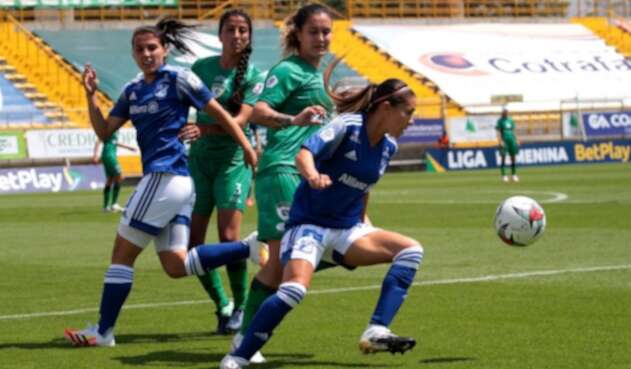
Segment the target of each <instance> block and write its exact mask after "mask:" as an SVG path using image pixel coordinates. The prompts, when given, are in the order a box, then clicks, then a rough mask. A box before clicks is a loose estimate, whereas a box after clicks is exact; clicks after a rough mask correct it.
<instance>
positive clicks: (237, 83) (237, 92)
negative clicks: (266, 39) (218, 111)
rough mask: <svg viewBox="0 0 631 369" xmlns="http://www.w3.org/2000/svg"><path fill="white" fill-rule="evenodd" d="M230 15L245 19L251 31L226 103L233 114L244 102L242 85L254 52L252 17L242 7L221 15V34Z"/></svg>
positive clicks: (235, 113)
mask: <svg viewBox="0 0 631 369" xmlns="http://www.w3.org/2000/svg"><path fill="white" fill-rule="evenodd" d="M230 17H242V18H243V19H245V21H246V23H247V24H248V31H249V32H250V43H249V44H248V46H247V47H246V48H245V49H244V50H243V52H242V53H241V57H240V58H239V62H238V63H237V72H236V74H235V76H234V85H233V92H232V96H230V98H229V99H228V102H227V104H226V109H227V110H228V111H229V112H230V113H231V114H232V115H237V114H239V111H240V110H241V104H242V103H243V95H244V92H243V89H244V86H242V85H241V83H242V82H243V77H244V76H245V73H246V72H247V71H248V64H249V62H250V55H251V54H252V30H253V29H252V19H251V18H250V16H249V15H248V14H247V13H246V12H244V11H243V10H240V9H232V10H228V11H227V12H225V13H223V14H222V15H221V18H220V19H219V32H218V33H219V34H221V29H222V28H223V26H224V24H225V23H226V22H227V21H228V18H230Z"/></svg>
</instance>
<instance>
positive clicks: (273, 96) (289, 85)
mask: <svg viewBox="0 0 631 369" xmlns="http://www.w3.org/2000/svg"><path fill="white" fill-rule="evenodd" d="M295 69H296V68H295V66H294V65H293V64H291V63H288V62H281V63H279V64H277V65H276V66H274V67H273V68H272V69H271V70H270V71H269V73H268V75H267V78H266V79H265V88H264V89H263V92H261V95H260V96H259V101H264V102H266V103H267V104H268V105H269V106H270V107H271V108H272V109H274V110H278V109H279V108H280V107H281V106H282V105H283V104H284V103H285V101H286V100H287V99H288V98H289V96H290V95H291V94H292V92H293V91H294V90H296V89H298V87H300V85H301V84H302V81H301V79H300V77H302V76H303V75H302V73H300V72H298V73H296V72H295Z"/></svg>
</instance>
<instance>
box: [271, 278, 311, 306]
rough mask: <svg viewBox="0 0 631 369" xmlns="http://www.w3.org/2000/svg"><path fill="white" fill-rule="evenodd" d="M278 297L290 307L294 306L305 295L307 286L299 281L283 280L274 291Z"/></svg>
mask: <svg viewBox="0 0 631 369" xmlns="http://www.w3.org/2000/svg"><path fill="white" fill-rule="evenodd" d="M276 295H277V296H278V298H280V299H281V300H283V301H284V302H285V303H286V304H287V305H289V306H291V307H292V308H294V307H296V306H297V305H298V304H299V303H300V302H301V301H302V300H303V299H304V298H305V296H306V295H307V288H306V287H305V286H303V285H302V284H300V283H296V282H285V283H282V284H281V285H280V286H279V287H278V291H276Z"/></svg>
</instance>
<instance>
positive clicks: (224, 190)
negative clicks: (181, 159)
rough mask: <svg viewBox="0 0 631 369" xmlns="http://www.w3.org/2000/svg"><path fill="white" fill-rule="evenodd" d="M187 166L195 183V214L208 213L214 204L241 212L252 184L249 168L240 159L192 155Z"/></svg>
mask: <svg viewBox="0 0 631 369" xmlns="http://www.w3.org/2000/svg"><path fill="white" fill-rule="evenodd" d="M188 166H189V169H190V171H191V176H192V177H193V182H194V183H195V195H196V197H195V206H194V207H193V213H194V214H197V215H203V216H209V215H210V214H212V212H213V209H214V208H215V207H216V208H217V209H236V210H239V211H241V212H243V208H244V207H245V200H246V198H247V196H248V192H249V191H250V186H251V185H252V170H250V168H248V167H246V166H245V164H244V163H243V162H242V161H234V160H233V161H230V162H225V161H223V160H208V158H207V157H204V156H193V155H192V156H190V157H189V164H188Z"/></svg>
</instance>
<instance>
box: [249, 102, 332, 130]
mask: <svg viewBox="0 0 631 369" xmlns="http://www.w3.org/2000/svg"><path fill="white" fill-rule="evenodd" d="M325 115H326V109H324V108H323V107H322V106H320V105H312V106H308V107H306V108H304V109H303V110H302V111H301V112H300V113H299V114H298V115H295V116H294V115H288V114H284V113H280V112H278V111H276V110H274V109H273V108H272V107H271V106H269V105H268V104H267V103H266V102H264V101H259V102H257V103H256V105H254V111H253V112H252V119H251V120H252V122H254V123H256V124H260V125H262V126H265V127H267V128H274V129H282V128H287V127H289V126H306V125H312V124H322V117H323V116H325Z"/></svg>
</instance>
